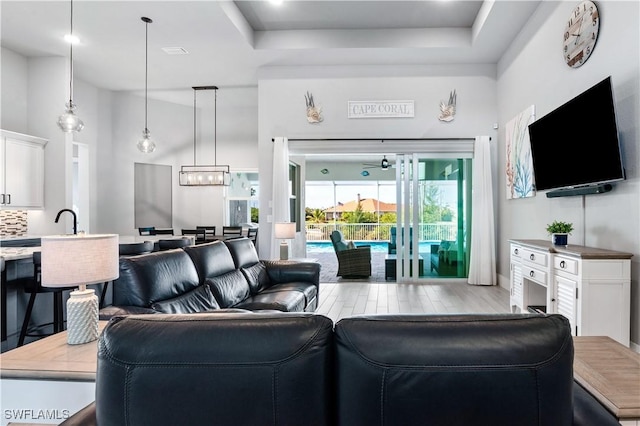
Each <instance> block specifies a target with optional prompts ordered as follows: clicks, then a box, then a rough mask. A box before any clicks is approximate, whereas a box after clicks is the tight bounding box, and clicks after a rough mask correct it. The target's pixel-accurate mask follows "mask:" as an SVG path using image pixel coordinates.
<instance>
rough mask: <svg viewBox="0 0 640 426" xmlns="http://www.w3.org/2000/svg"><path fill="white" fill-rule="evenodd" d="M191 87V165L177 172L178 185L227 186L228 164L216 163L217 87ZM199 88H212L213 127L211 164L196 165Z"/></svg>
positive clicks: (228, 177) (228, 180) (228, 179)
mask: <svg viewBox="0 0 640 426" xmlns="http://www.w3.org/2000/svg"><path fill="white" fill-rule="evenodd" d="M192 89H193V165H190V166H181V167H180V173H179V174H178V177H179V179H178V182H179V183H180V186H229V183H230V182H231V176H230V174H229V166H228V165H219V164H217V143H218V140H217V127H218V87H217V86H194V87H192ZM200 90H213V91H214V93H215V98H214V107H215V108H214V118H215V122H214V127H213V162H214V164H213V165H198V162H197V159H196V133H197V131H196V117H197V115H198V113H197V104H196V97H197V96H196V95H197V93H198V91H200Z"/></svg>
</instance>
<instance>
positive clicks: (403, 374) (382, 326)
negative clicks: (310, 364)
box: [335, 314, 573, 426]
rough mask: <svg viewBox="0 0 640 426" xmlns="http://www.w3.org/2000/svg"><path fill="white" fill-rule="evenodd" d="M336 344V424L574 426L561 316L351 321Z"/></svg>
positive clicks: (339, 327)
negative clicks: (390, 420) (337, 393)
mask: <svg viewBox="0 0 640 426" xmlns="http://www.w3.org/2000/svg"><path fill="white" fill-rule="evenodd" d="M335 336H336V355H337V365H336V368H337V370H336V377H337V388H338V389H340V392H339V395H338V401H337V407H338V415H337V417H338V418H337V424H344V425H350V426H358V425H372V424H384V423H386V422H387V421H388V419H393V423H394V424H402V425H404V424H425V425H426V424H443V425H444V424H476V425H478V424H482V425H492V426H501V425H505V426H506V425H509V426H511V425H514V424H518V425H519V426H526V425H554V426H561V425H571V424H572V418H573V413H572V387H573V377H572V365H573V340H572V337H571V328H570V325H569V322H568V320H567V319H566V318H564V317H562V316H561V315H528V314H523V315H515V314H514V315H509V314H505V315H502V316H501V315H491V316H489V315H487V316H483V315H457V316H456V315H454V316H426V315H415V316H410V315H403V316H395V317H394V316H392V315H379V316H376V317H359V318H358V317H353V318H348V319H343V320H340V321H338V323H337V324H336V326H335ZM417 396H419V397H417Z"/></svg>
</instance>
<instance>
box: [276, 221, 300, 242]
mask: <svg viewBox="0 0 640 426" xmlns="http://www.w3.org/2000/svg"><path fill="white" fill-rule="evenodd" d="M295 237H296V223H295V222H278V223H276V226H275V238H281V239H285V240H290V239H292V238H295Z"/></svg>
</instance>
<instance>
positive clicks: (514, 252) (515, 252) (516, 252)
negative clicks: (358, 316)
mask: <svg viewBox="0 0 640 426" xmlns="http://www.w3.org/2000/svg"><path fill="white" fill-rule="evenodd" d="M3 196H4V195H3ZM513 254H518V249H515V250H514V251H513Z"/></svg>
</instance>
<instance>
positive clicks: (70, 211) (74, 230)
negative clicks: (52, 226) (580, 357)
mask: <svg viewBox="0 0 640 426" xmlns="http://www.w3.org/2000/svg"><path fill="white" fill-rule="evenodd" d="M62 212H69V213H71V214H72V215H73V234H74V235H76V234H77V233H78V217H77V216H76V212H74V211H73V210H71V209H62V210H60V211H59V212H58V214H57V215H56V223H58V220H60V215H61V214H62Z"/></svg>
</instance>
